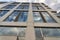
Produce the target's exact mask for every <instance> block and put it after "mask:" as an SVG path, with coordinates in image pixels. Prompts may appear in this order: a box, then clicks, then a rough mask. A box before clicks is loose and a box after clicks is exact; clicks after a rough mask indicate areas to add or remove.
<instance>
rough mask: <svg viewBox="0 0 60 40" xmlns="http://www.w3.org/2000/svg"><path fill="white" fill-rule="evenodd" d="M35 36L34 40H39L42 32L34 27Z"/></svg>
mask: <svg viewBox="0 0 60 40" xmlns="http://www.w3.org/2000/svg"><path fill="white" fill-rule="evenodd" d="M35 36H36V40H41V38H42V34H41V30H40V28H35Z"/></svg>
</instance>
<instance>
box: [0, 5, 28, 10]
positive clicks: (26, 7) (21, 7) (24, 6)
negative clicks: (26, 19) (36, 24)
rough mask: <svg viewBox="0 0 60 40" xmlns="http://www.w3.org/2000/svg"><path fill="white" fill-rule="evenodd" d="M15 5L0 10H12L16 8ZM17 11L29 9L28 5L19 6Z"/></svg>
mask: <svg viewBox="0 0 60 40" xmlns="http://www.w3.org/2000/svg"><path fill="white" fill-rule="evenodd" d="M16 6H17V5H7V6H5V7H3V8H1V9H13V8H14V7H16ZM17 9H29V5H20V6H18V7H17Z"/></svg>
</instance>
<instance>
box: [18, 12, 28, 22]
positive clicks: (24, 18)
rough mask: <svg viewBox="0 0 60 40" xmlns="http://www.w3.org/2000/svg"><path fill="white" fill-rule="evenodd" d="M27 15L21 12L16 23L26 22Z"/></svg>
mask: <svg viewBox="0 0 60 40" xmlns="http://www.w3.org/2000/svg"><path fill="white" fill-rule="evenodd" d="M27 15H28V12H21V13H20V16H19V17H18V21H20V22H25V21H26V20H27Z"/></svg>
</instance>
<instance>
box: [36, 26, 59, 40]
mask: <svg viewBox="0 0 60 40" xmlns="http://www.w3.org/2000/svg"><path fill="white" fill-rule="evenodd" d="M41 33H42V34H41ZM42 35H43V36H44V37H60V29H59V28H38V27H37V28H35V36H36V38H37V40H39V39H40V38H41V37H42Z"/></svg>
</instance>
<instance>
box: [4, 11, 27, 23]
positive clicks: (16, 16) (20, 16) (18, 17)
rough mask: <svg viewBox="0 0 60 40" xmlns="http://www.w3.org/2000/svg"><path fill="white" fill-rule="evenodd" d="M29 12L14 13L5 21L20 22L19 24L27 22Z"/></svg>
mask: <svg viewBox="0 0 60 40" xmlns="http://www.w3.org/2000/svg"><path fill="white" fill-rule="evenodd" d="M27 15H28V12H20V11H14V12H13V13H12V14H11V15H10V16H8V17H7V18H6V20H5V21H8V22H13V21H19V22H25V21H26V20H27Z"/></svg>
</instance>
